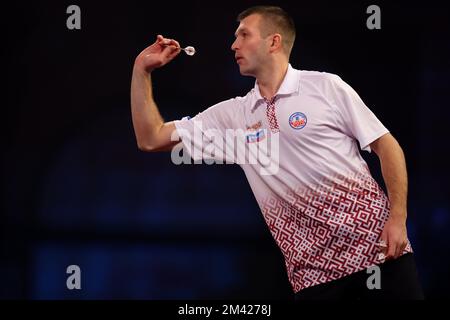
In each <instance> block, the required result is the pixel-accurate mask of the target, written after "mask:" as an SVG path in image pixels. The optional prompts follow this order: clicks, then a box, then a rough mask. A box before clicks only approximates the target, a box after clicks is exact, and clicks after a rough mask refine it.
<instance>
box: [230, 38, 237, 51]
mask: <svg viewBox="0 0 450 320" xmlns="http://www.w3.org/2000/svg"><path fill="white" fill-rule="evenodd" d="M237 40H238V39H235V40H234V42H233V43H232V44H231V50H233V51H236V50H237V49H238V46H237Z"/></svg>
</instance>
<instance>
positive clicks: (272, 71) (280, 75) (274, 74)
mask: <svg viewBox="0 0 450 320" xmlns="http://www.w3.org/2000/svg"><path fill="white" fill-rule="evenodd" d="M287 69H288V62H287V61H285V62H283V63H279V64H275V66H274V67H273V68H268V69H267V70H263V71H262V72H261V74H259V75H258V77H256V81H257V82H258V87H259V92H260V94H261V96H263V97H265V98H267V99H272V97H273V96H274V95H275V94H276V93H277V91H278V89H279V88H280V86H281V83H282V82H283V79H284V77H285V76H286V73H287Z"/></svg>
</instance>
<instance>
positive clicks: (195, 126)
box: [174, 99, 237, 164]
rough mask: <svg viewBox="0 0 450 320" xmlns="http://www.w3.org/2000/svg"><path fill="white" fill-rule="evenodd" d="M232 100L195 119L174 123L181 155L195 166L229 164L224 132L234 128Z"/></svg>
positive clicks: (184, 119) (233, 103)
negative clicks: (185, 155) (185, 154)
mask: <svg viewBox="0 0 450 320" xmlns="http://www.w3.org/2000/svg"><path fill="white" fill-rule="evenodd" d="M236 106H237V103H236V99H230V100H226V101H223V102H220V103H218V104H216V105H214V106H212V107H210V108H208V109H206V110H205V111H202V112H200V113H198V114H197V115H196V116H195V117H192V118H190V117H184V118H182V119H181V120H175V121H174V124H175V127H176V129H177V134H178V136H179V138H180V139H181V141H182V148H183V153H187V155H188V156H189V157H191V158H192V159H193V160H194V161H195V162H201V161H202V160H204V161H205V163H207V164H211V163H213V162H215V163H223V162H227V163H232V162H230V159H228V158H226V157H225V151H226V139H225V137H226V131H227V129H232V128H234V123H233V121H234V118H235V117H234V115H233V113H234V112H235V111H236Z"/></svg>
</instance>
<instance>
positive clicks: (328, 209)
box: [175, 65, 412, 292]
mask: <svg viewBox="0 0 450 320" xmlns="http://www.w3.org/2000/svg"><path fill="white" fill-rule="evenodd" d="M175 126H176V128H177V132H178V134H179V135H180V136H181V139H182V141H183V144H182V146H183V150H184V152H187V154H189V156H191V157H192V158H193V159H195V160H199V159H201V158H202V157H204V158H210V159H215V160H216V161H219V160H223V161H225V160H226V159H227V158H228V160H229V161H228V162H233V163H238V164H240V166H241V167H242V169H243V170H244V172H245V174H246V177H247V179H248V181H249V183H250V186H251V188H252V191H253V193H254V195H255V198H256V200H257V202H258V205H259V207H260V208H261V211H262V214H263V216H264V219H265V221H266V223H267V225H268V227H269V229H270V231H271V233H272V236H273V237H274V239H275V241H276V242H277V244H278V246H279V247H280V249H281V251H282V252H283V255H284V258H285V263H286V268H287V272H288V278H289V281H290V283H291V285H292V288H293V290H294V292H298V291H300V290H302V289H304V288H307V287H311V286H314V285H318V284H321V283H326V282H329V281H332V280H335V279H339V278H341V277H344V276H346V275H349V274H352V273H354V272H357V271H361V270H363V269H366V268H368V267H370V266H372V265H375V264H380V263H382V262H383V260H379V259H378V258H379V254H380V247H379V245H378V242H379V240H380V236H381V232H382V230H383V227H384V224H385V222H386V221H387V218H388V216H389V200H388V198H387V196H386V195H385V193H384V192H383V190H382V189H381V188H380V187H379V186H378V184H377V182H376V181H375V180H374V179H373V178H372V176H371V174H370V171H369V168H368V166H367V164H366V162H365V161H364V160H363V158H362V157H361V155H360V153H359V148H358V142H359V146H360V148H361V149H362V150H367V151H369V152H370V146H369V144H370V143H371V142H373V141H374V140H376V139H377V138H379V137H381V136H382V135H384V134H386V133H388V130H387V129H386V128H385V127H384V126H383V124H382V123H381V122H380V121H379V120H378V119H377V118H376V116H375V115H374V114H373V113H372V112H371V111H370V110H369V108H368V107H367V106H366V105H365V104H364V102H363V101H362V100H361V99H360V97H359V96H358V94H357V93H356V92H355V91H354V90H353V89H352V88H351V87H350V86H349V85H348V84H346V83H345V82H344V81H343V80H342V79H341V78H340V77H338V76H337V75H334V74H330V73H325V72H316V71H300V70H296V69H294V68H292V67H291V65H289V67H288V70H287V73H286V76H285V78H284V80H283V82H282V84H281V86H280V88H279V90H278V92H277V94H276V95H275V101H274V103H273V104H271V103H270V102H269V101H267V100H265V99H264V98H263V97H262V96H261V94H260V92H259V88H258V84H257V83H255V87H254V88H253V89H252V90H251V91H250V92H249V93H248V94H247V95H246V96H244V97H236V98H234V99H230V100H227V101H223V102H221V103H218V104H216V105H214V106H212V107H210V108H209V109H207V110H205V111H203V112H201V113H199V114H197V115H196V116H195V117H194V118H191V119H187V118H183V119H182V120H176V121H175ZM230 130H234V132H240V133H241V134H237V135H236V139H237V140H239V139H240V141H241V142H242V141H243V146H244V149H242V148H239V147H235V148H234V149H233V148H231V147H230V148H229V146H230V140H229V139H228V140H227V139H226V138H227V134H228V135H229V134H230V132H233V131H230ZM218 135H219V136H220V138H217V136H218ZM212 136H213V138H212ZM208 142H209V143H210V145H209V147H208V146H207V144H208ZM211 145H212V146H215V147H216V149H215V151H214V152H208V150H206V149H208V148H209V151H210V150H211V148H210V147H211ZM255 146H256V147H257V148H261V149H262V150H263V151H267V150H266V149H270V152H271V154H270V157H269V162H264V163H263V162H261V161H257V162H256V163H255V162H250V161H244V162H242V161H236V160H237V158H236V157H235V158H234V159H229V158H230V157H229V156H228V155H227V156H225V155H224V153H225V152H226V151H227V150H228V149H229V150H234V151H232V152H234V154H238V153H239V152H242V153H243V152H244V151H246V152H247V153H246V154H247V155H248V154H252V152H253V153H255V149H251V148H255ZM219 147H220V148H219ZM242 150H244V151H242ZM249 150H250V151H249ZM252 150H253V151H252ZM205 151H207V152H206V154H209V156H208V157H205ZM258 159H259V158H258ZM266 160H267V159H266ZM268 163H269V164H268ZM407 252H412V249H411V246H410V244H409V242H408V245H407V247H406V249H405V251H404V252H403V253H407Z"/></svg>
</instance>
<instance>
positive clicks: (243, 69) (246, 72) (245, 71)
mask: <svg viewBox="0 0 450 320" xmlns="http://www.w3.org/2000/svg"><path fill="white" fill-rule="evenodd" d="M239 72H240V73H241V75H243V76H253V72H251V70H248V69H246V68H242V67H239Z"/></svg>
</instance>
